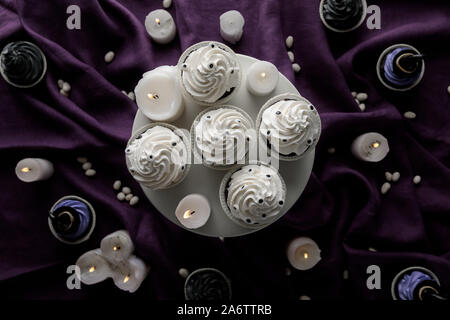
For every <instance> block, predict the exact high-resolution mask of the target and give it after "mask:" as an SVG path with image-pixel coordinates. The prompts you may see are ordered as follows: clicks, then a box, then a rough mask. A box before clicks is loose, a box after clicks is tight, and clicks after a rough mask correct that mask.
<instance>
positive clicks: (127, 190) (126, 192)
mask: <svg viewBox="0 0 450 320" xmlns="http://www.w3.org/2000/svg"><path fill="white" fill-rule="evenodd" d="M122 192H123V193H125V194H130V193H131V189H130V188H129V187H123V188H122Z"/></svg>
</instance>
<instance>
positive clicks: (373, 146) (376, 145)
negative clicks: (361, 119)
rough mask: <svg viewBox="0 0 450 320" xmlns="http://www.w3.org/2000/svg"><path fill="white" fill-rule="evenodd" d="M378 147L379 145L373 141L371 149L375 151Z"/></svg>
mask: <svg viewBox="0 0 450 320" xmlns="http://www.w3.org/2000/svg"><path fill="white" fill-rule="evenodd" d="M379 146H380V143H379V142H378V141H375V142H374V143H372V148H374V149H376V148H378V147H379Z"/></svg>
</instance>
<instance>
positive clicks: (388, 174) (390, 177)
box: [384, 171, 392, 181]
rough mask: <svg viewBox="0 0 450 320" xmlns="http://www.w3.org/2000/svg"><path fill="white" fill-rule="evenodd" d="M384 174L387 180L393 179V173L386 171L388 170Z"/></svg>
mask: <svg viewBox="0 0 450 320" xmlns="http://www.w3.org/2000/svg"><path fill="white" fill-rule="evenodd" d="M384 176H385V177H386V180H387V181H392V173H390V172H388V171H386V172H385V173H384Z"/></svg>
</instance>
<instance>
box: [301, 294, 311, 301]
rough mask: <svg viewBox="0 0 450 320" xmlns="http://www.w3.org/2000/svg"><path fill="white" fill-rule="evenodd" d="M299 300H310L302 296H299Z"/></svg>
mask: <svg viewBox="0 0 450 320" xmlns="http://www.w3.org/2000/svg"><path fill="white" fill-rule="evenodd" d="M300 300H311V298H310V297H308V296H305V295H303V296H300Z"/></svg>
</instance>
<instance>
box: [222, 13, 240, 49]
mask: <svg viewBox="0 0 450 320" xmlns="http://www.w3.org/2000/svg"><path fill="white" fill-rule="evenodd" d="M244 24H245V19H244V17H243V16H242V14H241V13H240V12H239V11H236V10H230V11H227V12H225V13H223V14H222V15H221V16H220V35H221V36H222V38H223V39H224V40H226V41H228V42H230V43H233V44H235V43H236V42H238V41H239V40H241V37H242V33H243V32H244Z"/></svg>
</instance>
